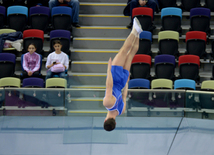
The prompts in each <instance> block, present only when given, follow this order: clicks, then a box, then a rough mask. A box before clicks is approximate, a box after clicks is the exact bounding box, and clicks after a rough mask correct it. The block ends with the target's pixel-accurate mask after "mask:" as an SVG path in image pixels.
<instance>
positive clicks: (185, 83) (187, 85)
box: [174, 79, 196, 90]
mask: <svg viewBox="0 0 214 155" xmlns="http://www.w3.org/2000/svg"><path fill="white" fill-rule="evenodd" d="M195 84H196V83H195V81H194V80H190V79H179V80H175V82H174V89H185V90H195V89H196V88H195Z"/></svg>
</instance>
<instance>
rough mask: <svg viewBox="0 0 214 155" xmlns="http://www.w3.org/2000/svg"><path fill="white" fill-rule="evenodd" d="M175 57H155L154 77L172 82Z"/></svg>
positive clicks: (164, 55)
mask: <svg viewBox="0 0 214 155" xmlns="http://www.w3.org/2000/svg"><path fill="white" fill-rule="evenodd" d="M174 72H175V57H174V56H173V55H167V54H162V55H157V56H156V57H155V76H156V78H164V79H170V80H174V78H175V75H174Z"/></svg>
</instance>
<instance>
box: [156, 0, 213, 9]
mask: <svg viewBox="0 0 214 155" xmlns="http://www.w3.org/2000/svg"><path fill="white" fill-rule="evenodd" d="M158 2H159V6H160V9H162V8H165V7H180V8H182V10H183V11H190V10H191V9H192V8H195V7H201V6H202V5H201V0H181V1H179V2H181V5H180V6H178V5H177V0H170V1H169V0H158ZM203 7H206V8H209V9H210V10H212V11H214V2H213V0H205V4H204V6H203Z"/></svg>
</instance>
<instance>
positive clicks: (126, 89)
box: [122, 81, 128, 113]
mask: <svg viewBox="0 0 214 155" xmlns="http://www.w3.org/2000/svg"><path fill="white" fill-rule="evenodd" d="M127 93H128V81H127V83H126V85H125V87H124V89H123V93H122V97H123V103H124V107H123V112H122V113H124V112H125V110H126V97H127Z"/></svg>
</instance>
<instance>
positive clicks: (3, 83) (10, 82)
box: [0, 77, 21, 88]
mask: <svg viewBox="0 0 214 155" xmlns="http://www.w3.org/2000/svg"><path fill="white" fill-rule="evenodd" d="M20 85H21V80H20V79H19V78H14V77H5V78H1V79H0V87H17V88H20Z"/></svg>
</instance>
